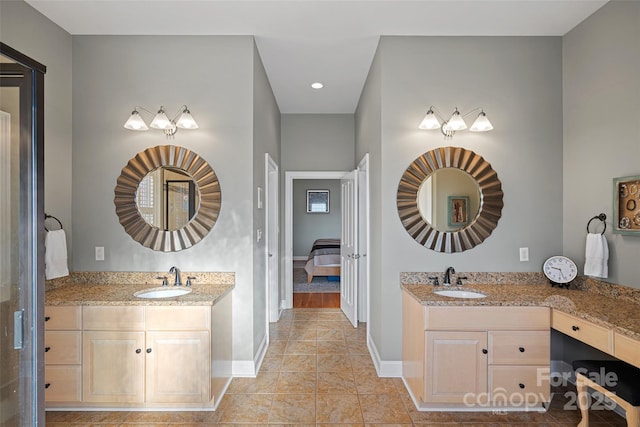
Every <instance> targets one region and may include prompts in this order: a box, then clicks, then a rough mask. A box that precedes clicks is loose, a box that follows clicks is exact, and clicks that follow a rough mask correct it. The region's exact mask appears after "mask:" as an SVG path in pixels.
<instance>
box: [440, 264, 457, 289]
mask: <svg viewBox="0 0 640 427" xmlns="http://www.w3.org/2000/svg"><path fill="white" fill-rule="evenodd" d="M452 274H456V270H455V268H453V267H447V269H446V270H445V272H444V281H443V282H444V283H442V285H443V286H451V275H452Z"/></svg>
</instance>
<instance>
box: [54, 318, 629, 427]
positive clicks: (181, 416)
mask: <svg viewBox="0 0 640 427" xmlns="http://www.w3.org/2000/svg"><path fill="white" fill-rule="evenodd" d="M270 337H271V343H270V345H269V349H268V351H267V354H266V356H265V358H264V361H263V363H262V366H261V368H260V372H259V374H258V376H257V377H256V378H236V379H234V380H233V381H232V383H231V385H230V386H229V389H228V390H227V394H226V395H225V396H224V398H223V400H222V402H221V404H220V407H219V408H218V410H217V411H215V412H201V411H194V412H188V411H184V412H167V411H162V412H133V411H123V412H105V411H101V412H71V411H66V412H47V418H46V420H47V421H46V426H47V427H62V426H70V427H81V426H82V427H116V426H117V427H142V426H144V427H178V426H180V427H205V426H228V427H233V426H236V427H238V426H240V425H243V426H245V425H246V426H249V425H250V426H262V425H264V426H270V427H274V426H276V425H277V426H285V425H289V426H291V425H296V426H326V427H338V426H354V427H355V426H372V427H373V426H383V425H389V426H392V425H393V426H411V425H415V426H432V427H433V426H464V427H470V426H475V427H497V426H500V427H502V426H527V427H575V426H576V425H577V424H578V422H579V420H580V413H579V411H578V410H577V409H576V408H575V402H573V405H572V402H571V399H572V396H574V395H575V394H572V393H575V388H572V387H571V386H566V387H562V388H554V389H553V390H552V392H553V400H552V403H551V405H550V408H549V410H548V411H547V412H546V413H532V412H509V413H504V414H494V413H491V412H488V413H487V412H419V411H417V410H416V409H415V407H414V405H413V402H412V401H411V398H410V397H409V394H408V392H407V390H406V388H405V386H404V384H403V382H402V380H401V379H399V378H378V376H377V374H376V370H375V367H374V364H373V362H372V360H371V357H370V355H369V350H368V348H367V341H366V325H365V324H360V325H359V326H358V327H357V328H354V327H353V326H352V325H351V324H350V323H349V321H348V320H347V319H346V317H345V316H344V315H343V314H342V312H341V311H340V310H339V309H293V310H286V311H285V312H284V314H283V316H282V318H281V320H280V321H279V322H278V323H272V324H271V325H270ZM625 425H626V423H625V421H624V419H623V418H622V417H620V416H619V415H617V414H615V413H613V412H611V411H608V410H599V411H596V410H594V411H591V426H593V427H605V426H607V427H611V426H625Z"/></svg>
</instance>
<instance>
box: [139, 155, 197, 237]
mask: <svg viewBox="0 0 640 427" xmlns="http://www.w3.org/2000/svg"><path fill="white" fill-rule="evenodd" d="M199 194H200V192H199V190H198V187H197V186H196V185H195V182H194V181H193V179H192V177H191V175H189V174H187V173H186V172H185V171H183V170H181V169H176V168H172V167H159V168H157V169H154V170H153V171H151V172H149V173H148V174H147V175H146V176H145V177H144V178H143V179H142V181H140V184H139V185H138V190H137V191H136V206H137V207H138V212H140V216H142V218H143V219H144V220H145V221H146V222H147V224H149V225H152V226H154V227H158V228H161V229H162V230H165V231H174V230H178V229H180V228H182V227H184V226H185V225H187V224H188V223H189V221H190V220H191V219H192V218H193V216H194V215H195V213H196V211H197V209H198V207H199V205H200V196H199Z"/></svg>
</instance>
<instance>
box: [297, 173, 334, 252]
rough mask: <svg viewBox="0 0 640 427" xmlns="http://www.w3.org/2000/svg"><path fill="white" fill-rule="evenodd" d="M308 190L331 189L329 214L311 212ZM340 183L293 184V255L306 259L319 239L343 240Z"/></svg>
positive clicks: (299, 180) (300, 182) (319, 181)
mask: <svg viewBox="0 0 640 427" xmlns="http://www.w3.org/2000/svg"><path fill="white" fill-rule="evenodd" d="M307 190H329V213H327V214H325V213H307ZM340 202H341V200H340V180H337V179H296V180H295V181H293V256H294V257H304V258H306V257H307V256H308V255H309V252H310V251H311V247H312V246H313V242H314V241H315V240H316V239H326V238H334V239H339V238H340V232H341V231H342V228H341V215H340V212H341V209H342V206H341V203H340Z"/></svg>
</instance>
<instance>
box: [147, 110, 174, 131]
mask: <svg viewBox="0 0 640 427" xmlns="http://www.w3.org/2000/svg"><path fill="white" fill-rule="evenodd" d="M150 126H151V127H152V128H154V129H162V130H165V129H171V128H172V127H173V123H171V120H169V117H167V114H166V113H165V112H164V108H163V107H160V109H159V110H158V114H156V116H155V117H154V118H153V121H152V122H151V125H150Z"/></svg>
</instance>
